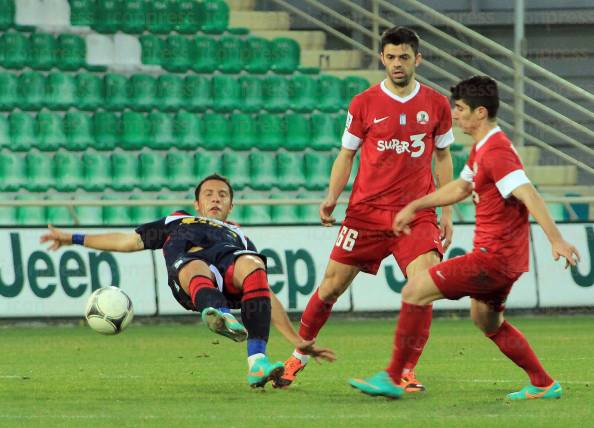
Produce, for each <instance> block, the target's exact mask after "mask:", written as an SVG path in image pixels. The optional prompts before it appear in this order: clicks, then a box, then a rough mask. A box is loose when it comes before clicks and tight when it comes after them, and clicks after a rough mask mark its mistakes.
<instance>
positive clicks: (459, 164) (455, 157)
mask: <svg viewBox="0 0 594 428" xmlns="http://www.w3.org/2000/svg"><path fill="white" fill-rule="evenodd" d="M467 159H468V154H467V153H465V152H452V163H453V165H454V177H456V178H457V177H459V176H460V173H461V172H462V170H463V169H464V165H466V160H467Z"/></svg>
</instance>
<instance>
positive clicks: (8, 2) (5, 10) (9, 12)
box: [0, 0, 15, 31]
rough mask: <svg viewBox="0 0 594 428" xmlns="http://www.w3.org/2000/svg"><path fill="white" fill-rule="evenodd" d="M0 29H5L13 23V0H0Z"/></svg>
mask: <svg viewBox="0 0 594 428" xmlns="http://www.w3.org/2000/svg"><path fill="white" fill-rule="evenodd" d="M0 10H1V11H2V13H0V31H6V30H8V29H9V28H10V27H12V26H13V25H14V12H15V10H14V0H0Z"/></svg>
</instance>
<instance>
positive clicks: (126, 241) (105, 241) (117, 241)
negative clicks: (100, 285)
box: [39, 224, 144, 252]
mask: <svg viewBox="0 0 594 428" xmlns="http://www.w3.org/2000/svg"><path fill="white" fill-rule="evenodd" d="M47 228H48V232H47V233H46V234H44V235H42V236H41V238H40V239H39V242H40V243H44V242H49V243H50V246H49V247H48V250H51V251H56V250H57V249H58V248H60V247H63V246H66V245H72V244H73V243H74V244H80V245H83V246H85V247H87V248H93V249H95V250H104V251H120V252H131V251H140V250H144V242H143V241H142V239H141V238H140V235H139V234H138V233H136V232H132V233H101V234H95V235H82V234H78V236H76V235H77V234H72V233H70V232H65V231H63V230H60V229H56V228H55V227H53V226H52V225H51V224H50V225H48V226H47ZM73 236H74V237H75V238H74V239H75V241H76V240H79V242H73Z"/></svg>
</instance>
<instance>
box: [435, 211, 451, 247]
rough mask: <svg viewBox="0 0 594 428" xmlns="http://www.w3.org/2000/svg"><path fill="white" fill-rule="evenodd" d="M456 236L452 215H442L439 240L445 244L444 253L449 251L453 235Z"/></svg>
mask: <svg viewBox="0 0 594 428" xmlns="http://www.w3.org/2000/svg"><path fill="white" fill-rule="evenodd" d="M453 234H454V224H453V222H452V215H451V214H445V215H444V214H443V213H442V214H441V217H440V218H439V238H440V239H441V242H442V243H443V251H447V249H448V247H449V246H450V244H451V243H452V235H453Z"/></svg>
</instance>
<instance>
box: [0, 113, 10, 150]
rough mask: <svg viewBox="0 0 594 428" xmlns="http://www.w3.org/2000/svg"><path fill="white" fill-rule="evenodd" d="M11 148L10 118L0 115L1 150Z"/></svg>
mask: <svg viewBox="0 0 594 428" xmlns="http://www.w3.org/2000/svg"><path fill="white" fill-rule="evenodd" d="M3 148H8V149H9V148H10V124H9V123H8V117H7V116H4V115H0V150H2V149H3Z"/></svg>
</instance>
